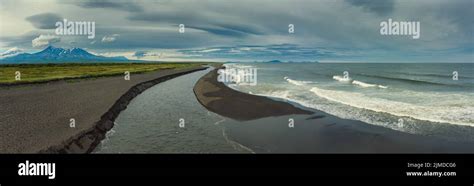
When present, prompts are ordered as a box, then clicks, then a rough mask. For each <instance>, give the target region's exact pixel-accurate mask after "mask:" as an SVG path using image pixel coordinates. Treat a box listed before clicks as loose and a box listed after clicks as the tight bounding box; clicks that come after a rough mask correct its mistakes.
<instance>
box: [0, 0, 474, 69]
mask: <svg viewBox="0 0 474 186" xmlns="http://www.w3.org/2000/svg"><path fill="white" fill-rule="evenodd" d="M64 18H65V19H68V20H70V21H93V22H95V24H96V28H95V38H94V39H88V38H87V36H61V35H56V34H55V28H56V26H55V23H56V22H57V21H61V20H62V19H64ZM389 18H390V19H392V20H395V21H419V22H420V26H421V35H420V38H419V39H413V38H412V37H411V36H410V37H409V36H384V35H381V34H380V23H381V22H382V21H387V20H388V19H389ZM179 24H184V25H185V27H186V30H185V33H179V32H178V25H179ZM289 24H293V25H294V26H295V32H294V33H293V34H289V33H288V25H289ZM47 45H53V46H56V47H64V48H71V47H80V48H85V49H87V50H88V51H90V52H93V53H96V54H101V55H106V56H117V55H122V56H125V57H127V58H130V59H145V60H216V61H265V60H274V59H278V60H282V61H321V62H339V61H342V62H345V61H347V62H350V61H354V62H474V0H417V1H413V0H383V1H382V0H258V1H257V0H239V1H235V0H148V1H133V0H131V1H125V0H96V1H92V0H79V1H72V0H62V1H59V0H58V1H56V0H41V1H36V0H0V53H3V52H5V51H7V50H12V49H14V50H21V51H25V52H36V51H40V50H42V49H43V48H45V47H46V46H47Z"/></svg>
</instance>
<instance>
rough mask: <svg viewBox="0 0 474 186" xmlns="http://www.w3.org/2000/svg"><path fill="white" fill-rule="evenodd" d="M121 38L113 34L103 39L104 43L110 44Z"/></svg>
mask: <svg viewBox="0 0 474 186" xmlns="http://www.w3.org/2000/svg"><path fill="white" fill-rule="evenodd" d="M118 36H120V35H119V34H113V35H111V36H104V37H103V38H102V43H110V42H114V41H115V40H116V39H117V37H118Z"/></svg>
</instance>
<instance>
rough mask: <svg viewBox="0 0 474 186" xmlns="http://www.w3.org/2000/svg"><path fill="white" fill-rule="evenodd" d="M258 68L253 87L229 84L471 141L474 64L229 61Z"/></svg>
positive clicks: (350, 115) (404, 128) (394, 125)
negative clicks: (255, 82)
mask: <svg viewBox="0 0 474 186" xmlns="http://www.w3.org/2000/svg"><path fill="white" fill-rule="evenodd" d="M225 66H226V67H227V68H256V69H257V72H258V73H257V76H258V78H257V79H258V81H257V85H256V86H249V85H236V84H228V86H229V87H231V88H233V89H236V90H239V91H242V92H246V93H252V94H257V95H263V96H268V97H275V98H281V99H285V100H289V101H292V102H295V103H299V104H301V105H303V106H305V107H309V108H314V109H317V110H321V111H324V112H326V113H329V114H331V115H335V116H337V117H340V118H344V119H352V120H358V121H363V122H366V123H368V124H372V125H377V126H382V127H387V128H390V129H393V130H397V131H402V132H407V133H412V134H421V135H426V136H437V137H442V138H447V139H452V140H462V141H464V140H467V141H473V140H474V135H473V134H474V64H459V63H454V64H453V63H436V64H435V63H419V64H413V63H409V64H395V63H390V64H380V63H377V64H374V63H228V64H226V65H225Z"/></svg>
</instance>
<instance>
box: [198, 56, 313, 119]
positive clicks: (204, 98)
mask: <svg viewBox="0 0 474 186" xmlns="http://www.w3.org/2000/svg"><path fill="white" fill-rule="evenodd" d="M221 68H223V66H222V65H221V66H218V67H216V68H215V69H214V70H212V71H211V72H209V73H208V74H206V75H204V76H203V77H201V78H200V79H199V80H198V81H197V83H196V85H195V86H194V88H193V91H194V94H195V96H196V99H197V100H198V101H199V103H201V105H203V106H204V107H205V108H206V109H208V110H209V111H212V112H214V113H217V114H220V115H222V116H226V117H229V118H232V119H235V120H238V121H249V120H255V119H260V118H265V117H272V116H284V115H291V114H303V115H311V114H314V112H312V111H310V110H304V109H302V108H298V107H296V106H294V105H292V104H290V103H286V102H281V101H276V100H273V99H271V98H268V97H265V96H257V95H251V94H246V93H242V92H239V91H236V90H233V89H231V88H229V87H227V86H226V85H224V84H223V83H221V82H218V81H217V76H218V74H217V71H218V70H219V69H221ZM242 108H243V109H242ZM268 108H271V109H268Z"/></svg>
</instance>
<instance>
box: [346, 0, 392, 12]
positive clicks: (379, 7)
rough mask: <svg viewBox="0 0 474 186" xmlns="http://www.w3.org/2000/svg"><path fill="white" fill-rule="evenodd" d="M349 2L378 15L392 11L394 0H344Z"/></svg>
mask: <svg viewBox="0 0 474 186" xmlns="http://www.w3.org/2000/svg"><path fill="white" fill-rule="evenodd" d="M346 1H347V2H349V3H350V4H352V5H354V6H357V7H361V8H362V9H364V10H366V11H370V12H373V13H376V14H378V15H388V14H390V13H392V12H393V9H394V4H395V3H394V0H346Z"/></svg>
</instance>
